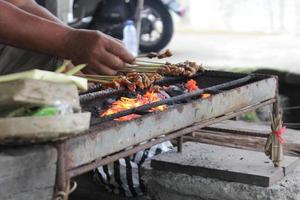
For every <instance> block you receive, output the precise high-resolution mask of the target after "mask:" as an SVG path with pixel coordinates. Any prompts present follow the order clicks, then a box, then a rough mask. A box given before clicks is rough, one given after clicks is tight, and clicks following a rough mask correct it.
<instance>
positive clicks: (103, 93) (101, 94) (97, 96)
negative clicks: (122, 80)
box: [79, 89, 128, 103]
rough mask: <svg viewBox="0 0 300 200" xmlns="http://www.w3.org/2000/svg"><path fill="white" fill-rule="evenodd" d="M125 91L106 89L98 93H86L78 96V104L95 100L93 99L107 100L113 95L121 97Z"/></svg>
mask: <svg viewBox="0 0 300 200" xmlns="http://www.w3.org/2000/svg"><path fill="white" fill-rule="evenodd" d="M126 93H128V92H126V91H125V90H117V89H106V90H102V91H98V92H93V93H88V94H84V95H80V97H79V100H80V103H85V102H87V101H91V100H95V99H102V98H107V97H111V96H113V95H118V94H119V95H123V94H126Z"/></svg>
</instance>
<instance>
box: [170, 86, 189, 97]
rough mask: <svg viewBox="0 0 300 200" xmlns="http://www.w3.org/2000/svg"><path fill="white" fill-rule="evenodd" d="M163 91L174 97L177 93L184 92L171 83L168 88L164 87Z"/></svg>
mask: <svg viewBox="0 0 300 200" xmlns="http://www.w3.org/2000/svg"><path fill="white" fill-rule="evenodd" d="M165 91H166V92H167V93H168V94H169V95H170V96H171V97H175V96H178V95H182V94H185V93H186V92H185V90H184V89H182V88H180V87H178V86H176V85H171V86H169V87H168V88H166V89H165Z"/></svg>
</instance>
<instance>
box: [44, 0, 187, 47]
mask: <svg viewBox="0 0 300 200" xmlns="http://www.w3.org/2000/svg"><path fill="white" fill-rule="evenodd" d="M38 3H40V4H42V5H43V6H45V7H46V8H48V9H49V10H50V11H52V12H53V13H54V14H55V15H57V16H58V17H59V18H60V19H62V20H63V21H64V22H65V23H68V24H69V25H70V26H72V27H74V28H86V29H92V30H99V31H102V32H104V33H106V34H108V35H111V36H113V37H115V38H118V39H122V38H123V28H124V25H125V22H126V21H127V20H133V21H134V22H136V26H137V30H138V35H139V38H140V39H139V49H140V51H141V52H151V51H154V52H158V51H160V50H161V49H163V48H164V47H166V46H167V44H168V43H169V42H170V40H171V39H172V37H173V33H174V23H173V18H172V16H171V12H174V13H176V14H177V15H179V16H184V14H185V9H184V8H183V7H182V6H181V5H180V4H179V2H178V1H176V0H88V1H87V0H68V1H63V0H38Z"/></svg>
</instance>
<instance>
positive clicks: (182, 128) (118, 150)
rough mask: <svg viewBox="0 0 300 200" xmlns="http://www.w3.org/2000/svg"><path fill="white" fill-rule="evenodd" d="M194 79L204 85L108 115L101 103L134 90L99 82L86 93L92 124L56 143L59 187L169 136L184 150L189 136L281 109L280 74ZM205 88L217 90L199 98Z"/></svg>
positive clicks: (205, 74) (170, 81)
mask: <svg viewBox="0 0 300 200" xmlns="http://www.w3.org/2000/svg"><path fill="white" fill-rule="evenodd" d="M192 78H193V79H194V80H196V81H197V82H198V84H199V85H200V87H201V88H202V89H200V90H197V91H194V92H191V93H188V94H182V95H179V96H175V97H171V98H168V99H164V100H161V101H158V102H155V103H151V104H147V105H144V106H140V107H137V108H134V109H130V110H126V111H122V112H119V113H116V114H113V115H109V116H105V117H100V115H99V113H100V112H101V110H102V109H103V108H102V107H101V105H103V103H104V102H105V101H107V99H108V98H111V97H114V98H118V97H121V96H124V95H125V96H126V95H129V92H128V91H126V90H114V89H109V90H100V89H101V87H100V86H95V87H94V88H92V89H91V90H90V91H88V92H86V93H84V94H82V95H81V97H80V101H81V104H82V107H83V108H84V109H85V110H89V111H91V112H92V113H93V117H92V121H91V128H90V130H89V131H87V132H85V133H83V134H81V135H78V136H75V137H72V138H68V139H65V140H62V141H59V142H57V149H58V152H59V154H58V155H59V158H58V173H57V190H58V191H65V190H66V188H67V186H68V183H69V180H70V178H72V177H75V176H78V175H80V174H83V173H84V172H87V171H90V170H92V169H94V168H96V167H98V166H101V165H105V164H108V163H111V162H113V161H116V160H118V159H119V158H123V157H126V156H129V155H132V154H134V153H136V152H138V151H140V150H144V149H146V148H149V147H151V146H153V145H155V144H158V143H161V142H163V141H166V140H170V139H175V138H177V142H178V151H179V152H181V151H182V141H183V139H182V137H183V136H184V135H186V134H189V133H191V132H193V131H195V130H198V129H200V128H203V127H206V126H209V125H211V124H214V123H217V122H221V121H223V120H227V119H231V118H233V117H236V116H239V115H241V114H243V113H246V112H249V111H252V110H255V109H257V108H259V107H263V106H266V105H273V112H275V113H278V114H279V109H278V80H277V77H275V76H269V75H258V74H250V75H249V74H242V73H230V72H220V71H205V72H202V73H199V74H196V75H195V76H194V77H192ZM185 81H187V78H176V77H167V78H165V79H163V80H162V81H159V82H157V84H159V85H168V84H175V83H179V82H185ZM203 93H210V94H212V95H211V96H210V97H208V98H205V99H200V98H199V96H200V95H201V94H203ZM183 101H185V102H184V103H182V102H183ZM164 104H167V105H168V109H167V110H165V111H163V112H153V113H149V112H145V111H147V110H149V109H150V108H153V107H156V106H159V105H164ZM134 113H138V114H141V113H144V115H142V117H140V118H137V119H134V120H130V121H123V122H122V121H115V120H113V119H116V118H118V117H122V116H126V115H129V114H134ZM151 139H155V140H151ZM145 141H148V142H145Z"/></svg>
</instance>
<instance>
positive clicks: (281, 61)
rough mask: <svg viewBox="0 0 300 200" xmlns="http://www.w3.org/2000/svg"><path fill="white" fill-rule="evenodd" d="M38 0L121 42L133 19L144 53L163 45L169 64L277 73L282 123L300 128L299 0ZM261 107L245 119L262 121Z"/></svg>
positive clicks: (73, 22)
mask: <svg viewBox="0 0 300 200" xmlns="http://www.w3.org/2000/svg"><path fill="white" fill-rule="evenodd" d="M37 1H38V2H39V3H40V4H42V5H44V6H45V7H46V8H48V9H49V10H50V11H52V12H53V13H54V14H56V15H57V16H59V17H60V19H61V20H63V21H64V22H65V23H68V24H69V25H71V26H73V27H75V28H88V29H97V30H100V31H102V32H104V33H106V34H109V35H112V36H113V37H116V38H119V39H121V40H122V39H123V30H124V24H126V23H125V22H127V21H128V20H132V21H134V23H135V25H136V27H137V35H139V34H138V33H141V37H140V40H139V45H140V46H139V47H140V48H139V49H140V51H141V53H143V52H150V51H160V50H162V49H165V48H168V49H170V50H171V51H172V52H173V53H174V56H173V57H171V58H169V59H168V60H167V61H170V62H175V63H176V62H182V61H185V60H191V61H197V62H199V63H202V64H203V65H204V67H205V68H206V69H216V70H230V71H240V72H247V73H250V72H256V73H266V74H273V75H278V77H279V83H280V85H279V89H280V94H281V104H282V107H283V110H284V121H285V122H286V124H287V125H288V126H289V127H290V128H300V120H299V117H300V115H299V111H300V67H299V65H300V56H299V55H300V12H298V11H299V10H300V1H299V0H89V1H87V0H37ZM141 2H143V3H144V8H142V7H140V4H141ZM131 38H137V37H131ZM128 42H129V43H130V42H131V41H128ZM263 113H268V112H266V111H258V112H255V113H250V114H249V115H248V116H245V118H246V119H248V120H250V121H261V120H263V121H264V120H265V119H266V118H268V116H264V115H263ZM267 115H268V114H267Z"/></svg>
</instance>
